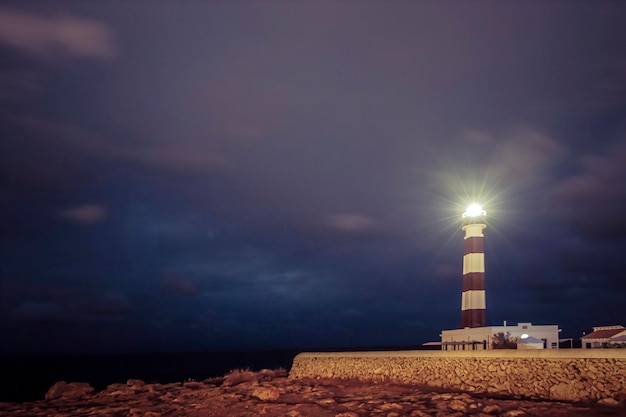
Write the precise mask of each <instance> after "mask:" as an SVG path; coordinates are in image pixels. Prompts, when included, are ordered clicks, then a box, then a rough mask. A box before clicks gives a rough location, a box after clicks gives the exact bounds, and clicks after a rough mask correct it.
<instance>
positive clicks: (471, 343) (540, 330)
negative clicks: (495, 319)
mask: <svg viewBox="0 0 626 417" xmlns="http://www.w3.org/2000/svg"><path fill="white" fill-rule="evenodd" d="M560 331H561V330H560V329H559V326H557V325H546V326H533V324H532V323H518V324H517V325H516V326H507V325H506V322H505V323H504V325H503V326H485V327H466V328H464V329H454V330H443V331H442V332H441V350H490V349H492V343H493V342H494V340H495V336H496V335H497V334H498V333H502V334H503V335H504V336H507V337H508V339H509V340H510V341H511V342H512V343H513V344H515V343H516V342H517V341H518V340H520V339H522V338H527V337H532V338H535V339H539V340H541V341H543V348H544V349H558V348H559V332H560Z"/></svg>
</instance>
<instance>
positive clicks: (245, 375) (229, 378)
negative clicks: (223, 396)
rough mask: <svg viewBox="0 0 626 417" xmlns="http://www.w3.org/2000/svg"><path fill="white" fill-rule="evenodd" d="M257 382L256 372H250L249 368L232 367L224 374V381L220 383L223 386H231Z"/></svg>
mask: <svg viewBox="0 0 626 417" xmlns="http://www.w3.org/2000/svg"><path fill="white" fill-rule="evenodd" d="M253 381H255V382H258V379H257V374H256V373H254V372H252V371H251V370H250V369H249V368H246V369H233V370H232V371H230V372H229V373H227V374H226V375H224V381H223V382H222V385H223V386H225V387H232V386H235V385H239V384H241V383H244V382H253Z"/></svg>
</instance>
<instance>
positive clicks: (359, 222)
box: [326, 213, 373, 233]
mask: <svg viewBox="0 0 626 417" xmlns="http://www.w3.org/2000/svg"><path fill="white" fill-rule="evenodd" d="M326 224H327V225H329V226H330V227H332V228H334V229H336V230H340V231H343V232H349V233H358V232H365V231H368V230H370V229H371V228H372V225H373V221H372V220H371V219H370V218H369V217H366V216H363V215H360V214H356V213H341V214H334V215H332V216H330V217H329V218H328V220H327V222H326Z"/></svg>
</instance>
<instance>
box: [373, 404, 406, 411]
mask: <svg viewBox="0 0 626 417" xmlns="http://www.w3.org/2000/svg"><path fill="white" fill-rule="evenodd" d="M378 408H379V409H380V410H382V411H390V410H402V406H401V405H400V404H396V403H385V404H381V405H379V406H378Z"/></svg>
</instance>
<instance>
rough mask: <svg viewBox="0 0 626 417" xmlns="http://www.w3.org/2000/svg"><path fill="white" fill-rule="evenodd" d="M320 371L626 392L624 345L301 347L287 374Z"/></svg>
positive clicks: (473, 387)
mask: <svg viewBox="0 0 626 417" xmlns="http://www.w3.org/2000/svg"><path fill="white" fill-rule="evenodd" d="M318 377H319V378H340V379H358V380H361V381H373V382H376V381H388V382H396V383H403V384H418V385H428V386H434V387H441V388H446V389H454V390H462V391H474V392H486V393H497V394H505V395H512V396H520V397H525V398H538V399H553V400H566V401H599V400H606V399H615V400H618V401H619V400H620V399H621V400H624V398H625V397H626V349H593V350H592V349H585V350H582V349H562V350H537V351H517V350H489V351H454V352H442V351H398V352H340V353H339V352H338V353H301V354H299V355H297V356H296V357H295V358H294V361H293V366H292V368H291V371H290V372H289V378H296V379H298V378H318ZM611 401H612V400H611Z"/></svg>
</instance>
